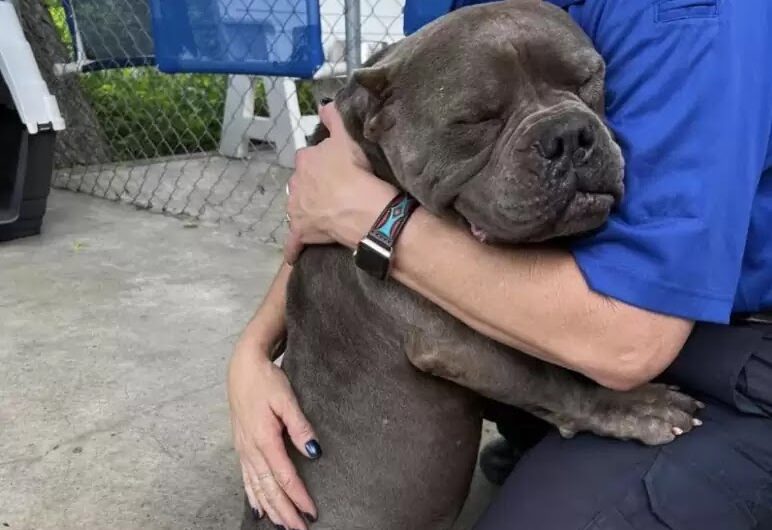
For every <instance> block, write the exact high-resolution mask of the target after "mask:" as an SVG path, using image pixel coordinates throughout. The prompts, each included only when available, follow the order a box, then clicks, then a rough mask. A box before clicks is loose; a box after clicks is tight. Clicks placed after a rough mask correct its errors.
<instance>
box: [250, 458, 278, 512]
mask: <svg viewBox="0 0 772 530" xmlns="http://www.w3.org/2000/svg"><path fill="white" fill-rule="evenodd" d="M255 460H256V461H257V460H259V459H255ZM246 468H247V474H248V476H249V477H250V479H249V480H250V482H251V484H252V491H253V492H254V494H255V499H256V501H257V503H258V504H260V506H261V507H262V508H263V510H264V513H263V515H267V516H268V519H270V520H271V522H272V523H273V524H277V525H278V524H282V518H281V515H280V514H279V512H277V511H276V508H274V507H273V505H272V504H271V503H270V501H269V500H268V498H267V497H266V495H265V493H264V492H263V489H262V487H261V483H260V479H259V478H258V477H259V473H258V471H257V469H256V468H255V466H254V465H253V464H250V463H249V462H247V463H246Z"/></svg>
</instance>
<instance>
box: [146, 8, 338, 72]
mask: <svg viewBox="0 0 772 530" xmlns="http://www.w3.org/2000/svg"><path fill="white" fill-rule="evenodd" d="M150 6H151V17H152V20H153V40H154V43H155V56H156V62H157V64H158V68H159V69H160V70H161V71H162V72H167V73H176V72H205V73H227V74H252V75H272V76H286V77H299V78H310V77H312V76H313V74H314V72H316V71H317V70H318V69H319V67H320V66H321V65H322V63H323V62H324V52H323V51H322V30H321V24H320V21H319V2H318V0H150Z"/></svg>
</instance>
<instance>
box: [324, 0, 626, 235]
mask: <svg viewBox="0 0 772 530" xmlns="http://www.w3.org/2000/svg"><path fill="white" fill-rule="evenodd" d="M371 63H372V64H371V65H370V66H367V67H366V68H363V69H361V70H359V71H358V72H357V73H356V74H355V76H354V79H353V80H352V82H350V83H349V84H348V85H347V86H346V87H345V88H344V89H343V90H342V91H341V92H340V93H339V94H338V95H337V97H336V102H337V105H338V107H339V109H340V110H341V112H342V114H343V116H344V120H345V121H346V126H347V129H348V130H349V132H350V133H351V134H352V135H353V136H354V138H355V139H356V140H358V141H359V142H360V144H362V146H363V147H364V149H365V151H366V152H367V154H368V156H369V158H370V160H371V161H372V162H373V164H374V169H375V172H376V174H378V175H379V176H380V177H381V178H385V179H387V180H391V181H393V182H394V183H395V184H397V185H399V186H400V187H401V188H403V189H405V190H406V191H408V192H409V193H411V194H413V195H414V196H415V197H416V198H417V199H418V200H419V201H420V202H421V203H422V204H423V205H424V206H425V207H426V208H427V209H428V210H430V211H431V212H433V213H435V214H437V215H443V216H447V215H451V216H456V217H457V216H458V215H459V214H460V216H461V217H463V218H464V219H465V220H466V222H467V223H468V224H469V226H470V228H471V230H472V233H473V234H474V235H475V236H476V237H477V238H478V239H480V240H483V241H488V242H501V243H520V242H527V241H531V242H535V241H543V240H545V239H550V238H553V237H558V236H565V235H571V234H577V233H581V232H585V231H588V230H592V229H594V228H597V227H598V226H600V225H601V224H602V223H603V222H604V221H605V220H606V218H607V216H608V214H609V211H610V210H611V208H612V207H613V206H614V204H615V202H616V201H618V200H619V199H620V197H621V195H622V192H623V186H622V172H623V171H622V167H623V162H622V156H621V152H620V150H619V148H618V146H617V145H616V144H615V143H614V141H613V139H612V137H611V134H610V133H609V131H608V129H607V128H606V126H605V125H604V123H603V120H602V113H603V106H604V103H603V76H604V64H603V61H602V59H601V57H600V56H599V55H598V53H597V52H596V51H595V50H594V48H593V47H592V43H591V42H590V41H589V39H588V38H587V37H586V36H585V35H584V34H583V33H582V32H581V30H580V29H579V28H577V27H576V26H575V24H574V23H573V21H572V20H571V19H570V18H569V17H568V15H567V14H565V13H564V12H563V11H562V10H560V9H558V8H556V7H554V6H552V5H550V4H547V3H543V2H541V0H510V1H506V2H496V3H492V4H487V5H481V6H474V7H468V8H463V9H460V10H457V11H455V12H452V13H450V14H448V15H446V16H444V17H442V18H441V19H439V20H437V21H435V22H433V23H431V24H429V25H427V26H426V27H424V28H423V29H422V30H420V31H419V32H417V33H415V34H413V35H411V36H410V37H408V38H406V39H404V40H402V41H400V42H399V43H397V44H395V45H392V46H391V47H389V48H387V49H386V50H385V51H384V52H383V53H381V54H379V55H378V56H377V57H374V58H373V60H372V61H371Z"/></svg>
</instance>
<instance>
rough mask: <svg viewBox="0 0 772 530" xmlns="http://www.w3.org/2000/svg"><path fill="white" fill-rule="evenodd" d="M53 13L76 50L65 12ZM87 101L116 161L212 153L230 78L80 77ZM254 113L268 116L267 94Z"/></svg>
mask: <svg viewBox="0 0 772 530" xmlns="http://www.w3.org/2000/svg"><path fill="white" fill-rule="evenodd" d="M49 9H50V12H51V15H52V18H53V20H54V23H55V24H56V27H57V30H58V31H59V34H60V36H61V38H62V41H63V42H64V43H65V45H66V46H67V47H68V49H71V46H72V44H71V37H70V33H69V31H68V29H67V26H66V21H65V16H64V11H63V9H62V8H61V6H60V4H59V3H58V2H53V3H49ZM80 80H81V84H82V87H83V89H84V92H85V94H86V97H87V99H88V100H89V102H90V104H91V105H92V107H93V109H94V111H95V112H96V115H97V117H98V119H99V123H100V125H101V127H102V130H103V132H104V134H105V136H106V138H107V141H108V143H109V144H110V147H111V149H112V153H113V159H114V160H116V161H118V160H138V159H145V158H154V157H160V156H168V155H176V154H185V153H194V152H202V151H212V150H215V149H216V148H217V145H218V143H219V139H220V134H221V129H222V120H223V111H224V105H225V92H226V82H227V76H224V75H205V74H174V75H169V74H163V73H161V72H159V71H158V70H156V69H155V68H152V67H146V68H128V69H117V70H105V71H101V72H93V73H88V74H82V75H80ZM298 91H299V92H298V99H299V101H300V105H301V111H302V112H304V113H310V112H314V98H313V96H312V95H311V91H310V83H308V82H301V83H298ZM255 93H256V94H255V110H256V112H257V113H258V114H265V109H266V104H265V91H264V90H263V87H262V86H260V87H258V89H257V90H256V91H255Z"/></svg>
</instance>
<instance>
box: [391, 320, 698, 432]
mask: <svg viewBox="0 0 772 530" xmlns="http://www.w3.org/2000/svg"><path fill="white" fill-rule="evenodd" d="M445 332H446V333H444V334H443V335H442V336H438V334H435V333H427V332H425V331H423V330H419V329H416V328H414V329H412V330H411V331H410V332H409V333H408V336H407V338H406V344H405V350H406V354H407V357H408V359H410V362H411V363H412V364H413V365H414V366H415V367H416V368H418V369H420V370H422V371H424V372H427V373H429V374H432V375H434V376H437V377H441V378H443V379H447V380H449V381H453V382H454V383H457V384H459V385H461V386H463V387H466V388H469V389H471V390H473V391H475V392H477V393H478V394H480V395H482V396H484V397H487V398H489V399H493V400H495V401H499V402H502V403H507V404H509V405H513V406H516V407H519V408H522V409H523V410H526V411H528V412H530V413H532V414H534V415H535V416H538V417H540V418H543V419H544V420H546V421H548V422H549V423H552V424H553V425H555V426H556V427H558V429H559V430H560V433H561V434H562V435H563V436H565V437H571V436H573V435H574V434H575V433H577V432H580V431H590V432H593V433H595V434H598V435H601V436H610V437H614V438H620V439H636V440H640V441H642V442H644V443H646V444H650V445H657V444H662V443H667V442H669V441H671V440H673V439H674V438H675V436H677V435H678V434H681V433H683V432H686V431H688V430H690V429H691V428H692V427H693V426H694V425H698V424H699V420H695V419H694V413H695V412H696V410H697V409H698V408H699V405H700V404H699V402H697V401H696V400H694V399H692V398H691V397H689V396H686V395H684V394H681V393H680V392H677V391H676V390H675V389H672V388H669V387H667V386H665V385H657V384H648V385H643V386H641V387H639V388H637V389H634V390H631V391H628V392H617V391H613V390H609V389H607V388H604V387H601V386H600V385H597V384H596V383H594V382H593V381H591V380H589V379H587V378H586V377H583V376H581V375H579V374H577V373H575V372H572V371H570V370H567V369H565V368H562V367H559V366H555V365H551V364H548V363H546V362H543V361H540V360H538V359H536V358H533V357H530V356H528V355H525V354H523V353H520V352H517V351H515V350H512V349H510V348H507V347H505V346H503V345H501V344H498V343H496V342H494V341H492V340H489V339H487V338H485V337H483V336H482V335H479V334H477V333H474V332H472V331H471V330H467V329H466V328H461V327H460V326H453V327H449V328H448V327H446V328H445Z"/></svg>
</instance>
